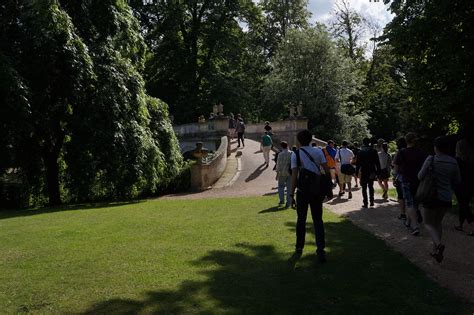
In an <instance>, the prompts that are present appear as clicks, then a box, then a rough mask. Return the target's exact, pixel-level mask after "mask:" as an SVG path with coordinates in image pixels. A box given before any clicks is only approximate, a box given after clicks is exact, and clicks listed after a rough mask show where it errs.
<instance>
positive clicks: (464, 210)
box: [455, 184, 471, 231]
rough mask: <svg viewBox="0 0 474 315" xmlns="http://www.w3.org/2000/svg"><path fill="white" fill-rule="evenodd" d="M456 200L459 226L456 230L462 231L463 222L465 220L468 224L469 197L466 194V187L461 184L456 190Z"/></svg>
mask: <svg viewBox="0 0 474 315" xmlns="http://www.w3.org/2000/svg"><path fill="white" fill-rule="evenodd" d="M455 193H456V199H457V200H458V207H459V226H458V227H457V228H456V229H457V230H461V231H462V229H463V225H464V222H465V221H466V220H467V221H468V223H470V222H469V221H471V220H469V219H470V218H469V217H470V209H469V201H470V196H469V194H468V193H467V189H466V187H464V185H463V184H461V185H459V187H457V188H456V191H455Z"/></svg>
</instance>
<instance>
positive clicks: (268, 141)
mask: <svg viewBox="0 0 474 315" xmlns="http://www.w3.org/2000/svg"><path fill="white" fill-rule="evenodd" d="M261 146H262V152H263V159H264V160H265V167H268V166H269V165H270V150H271V149H272V147H273V142H272V137H270V135H269V134H268V132H265V135H263V137H262V142H261Z"/></svg>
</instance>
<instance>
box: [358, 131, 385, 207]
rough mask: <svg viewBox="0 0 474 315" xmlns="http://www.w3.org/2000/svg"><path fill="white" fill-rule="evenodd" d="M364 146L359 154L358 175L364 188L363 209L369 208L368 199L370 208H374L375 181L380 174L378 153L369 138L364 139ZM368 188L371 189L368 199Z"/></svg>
mask: <svg viewBox="0 0 474 315" xmlns="http://www.w3.org/2000/svg"><path fill="white" fill-rule="evenodd" d="M362 143H363V146H362V148H361V149H360V151H359V153H358V154H357V163H356V174H357V177H358V178H359V179H360V184H361V186H362V197H363V198H364V204H363V207H364V208H367V206H368V199H370V206H371V207H373V206H374V180H375V179H376V178H377V174H378V173H379V172H380V161H379V156H378V153H377V151H375V149H374V148H373V147H372V146H371V145H370V140H369V138H364V140H363V141H362ZM367 187H368V188H369V198H367Z"/></svg>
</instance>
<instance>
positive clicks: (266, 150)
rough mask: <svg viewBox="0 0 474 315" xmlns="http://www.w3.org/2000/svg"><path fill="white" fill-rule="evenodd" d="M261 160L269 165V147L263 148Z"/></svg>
mask: <svg viewBox="0 0 474 315" xmlns="http://www.w3.org/2000/svg"><path fill="white" fill-rule="evenodd" d="M262 149H263V159H264V160H265V163H267V165H269V164H270V149H271V147H263V148H262Z"/></svg>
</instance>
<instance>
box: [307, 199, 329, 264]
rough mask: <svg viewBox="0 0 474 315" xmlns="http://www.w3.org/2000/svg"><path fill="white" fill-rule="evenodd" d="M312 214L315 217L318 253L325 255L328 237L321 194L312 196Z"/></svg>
mask: <svg viewBox="0 0 474 315" xmlns="http://www.w3.org/2000/svg"><path fill="white" fill-rule="evenodd" d="M310 206H311V216H312V218H313V225H314V235H315V238H316V248H317V249H316V253H317V254H318V255H320V254H323V255H324V248H325V247H326V239H325V233H324V223H323V198H322V197H320V196H317V197H313V198H311V201H310Z"/></svg>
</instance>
